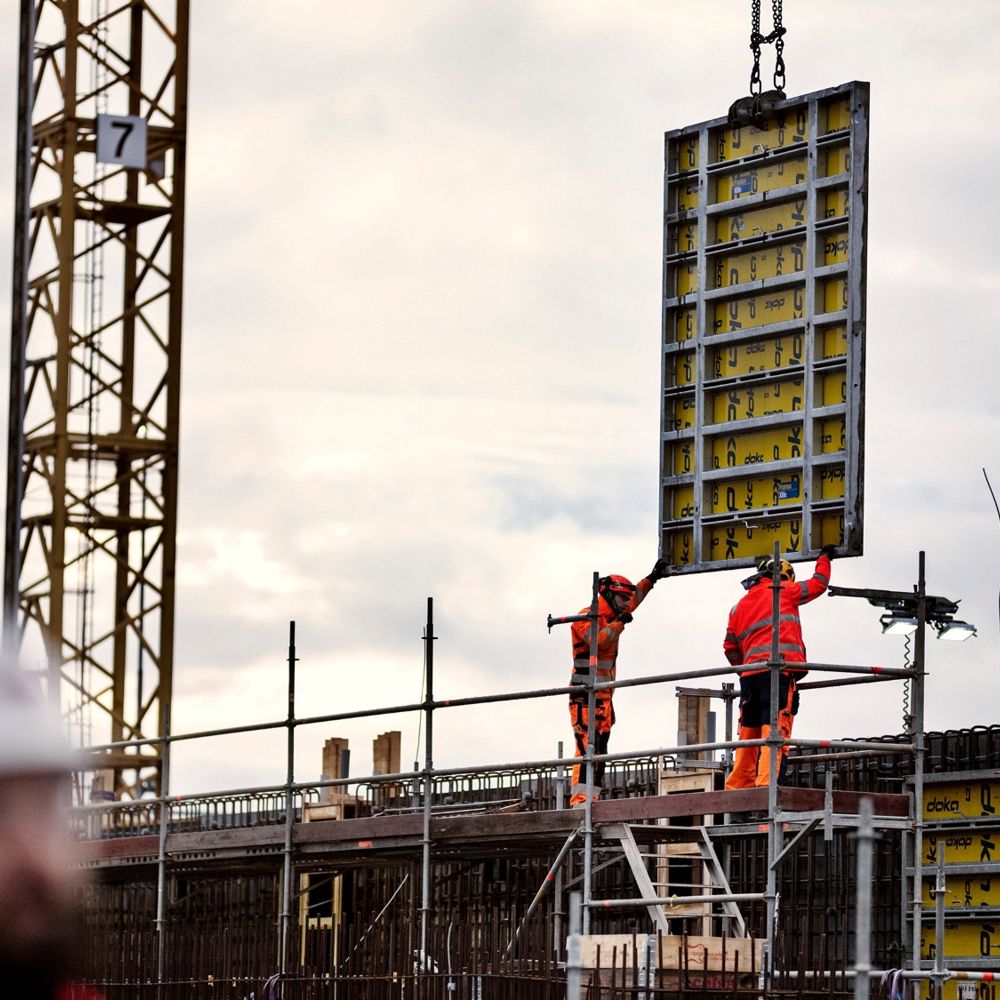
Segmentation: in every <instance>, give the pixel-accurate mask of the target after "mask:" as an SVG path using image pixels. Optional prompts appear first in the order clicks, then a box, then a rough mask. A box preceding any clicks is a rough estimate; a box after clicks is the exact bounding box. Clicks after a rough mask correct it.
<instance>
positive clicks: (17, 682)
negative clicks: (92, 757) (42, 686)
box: [0, 663, 74, 777]
mask: <svg viewBox="0 0 1000 1000" xmlns="http://www.w3.org/2000/svg"><path fill="white" fill-rule="evenodd" d="M73 765H74V758H73V754H72V753H71V752H70V749H69V746H68V744H67V743H66V740H65V739H64V738H63V736H62V733H61V732H60V731H59V723H58V721H57V720H56V718H55V716H54V715H53V713H52V711H51V710H50V709H49V706H48V705H46V704H45V702H44V701H42V698H41V696H40V694H39V691H38V688H37V686H36V685H35V684H34V683H33V682H32V681H31V680H30V679H29V678H27V677H25V676H24V675H23V674H21V673H19V672H18V671H17V670H16V669H14V668H13V667H12V666H11V665H10V664H9V663H4V664H0V777H7V776H9V775H15V774H50V773H53V772H56V773H58V772H69V771H70V770H72V768H73Z"/></svg>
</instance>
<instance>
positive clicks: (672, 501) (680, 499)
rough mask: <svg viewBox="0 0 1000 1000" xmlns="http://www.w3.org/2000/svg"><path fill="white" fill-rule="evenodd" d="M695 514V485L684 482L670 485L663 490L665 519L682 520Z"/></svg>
mask: <svg viewBox="0 0 1000 1000" xmlns="http://www.w3.org/2000/svg"><path fill="white" fill-rule="evenodd" d="M693 516H694V486H693V485H692V484H691V483H684V484H681V485H678V486H668V487H667V488H666V489H665V490H664V491H663V519H664V521H680V520H682V519H683V518H685V517H693Z"/></svg>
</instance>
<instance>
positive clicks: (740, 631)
mask: <svg viewBox="0 0 1000 1000" xmlns="http://www.w3.org/2000/svg"><path fill="white" fill-rule="evenodd" d="M829 584H830V559H829V557H828V556H825V555H821V556H820V557H819V558H818V559H817V560H816V569H815V571H814V572H813V575H812V576H811V577H810V578H809V579H808V580H803V581H802V582H801V583H799V582H796V581H794V580H782V582H781V593H780V596H779V599H778V652H779V653H780V654H781V656H782V657H783V658H784V660H785V662H786V663H805V662H806V644H805V640H804V639H803V638H802V625H801V623H800V622H799V606H800V605H802V604H808V602H809V601H813V600H815V599H816V598H817V597H819V596H820V594H822V593H824V592H825V590H826V588H827V587H828V586H829ZM773 594H774V590H773V588H772V586H771V578H770V577H768V576H762V577H761V578H760V580H758V581H757V583H755V584H754V585H753V586H752V587H751V588H750V589H749V590H748V591H747V592H746V594H745V595H744V597H743V598H742V600H741V601H740V602H739V604H737V605H736V606H735V607H734V608H733V609H732V611H730V612H729V627H728V628H727V629H726V638H725V641H724V642H723V644H722V648H723V649H724V650H725V653H726V659H727V660H729V662H730V663H731V664H732V665H733V666H734V667H737V668H740V667H748V666H750V665H751V664H757V663H761V662H762V661H763V662H764V663H766V662H767V661H768V660H769V659H770V658H771V616H772V611H773V608H772V599H773ZM766 670H767V667H766V666H760V667H756V668H751V669H749V670H747V669H743V670H739V674H740V676H741V677H749V676H751V675H752V674H762V673H764V672H765V671H766ZM781 672H782V673H783V674H790V675H792V676H794V677H802V676H803V675H805V674H807V673H808V672H809V671H808V670H795V669H794V668H792V669H789V668H788V667H783V668H782V671H781Z"/></svg>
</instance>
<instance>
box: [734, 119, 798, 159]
mask: <svg viewBox="0 0 1000 1000" xmlns="http://www.w3.org/2000/svg"><path fill="white" fill-rule="evenodd" d="M808 125H809V118H808V115H807V113H806V109H805V107H800V108H794V109H792V110H789V111H782V112H780V113H779V114H778V115H776V116H775V117H774V119H772V120H771V121H769V122H768V123H767V124H766V126H765V127H764V128H762V129H761V128H757V127H756V126H754V125H744V126H734V127H730V128H722V129H720V130H719V134H718V149H717V156H716V158H717V159H718V160H719V161H723V160H736V159H739V157H741V156H749V155H750V154H751V153H761V152H763V151H764V150H765V149H781V148H783V147H785V146H791V145H792V144H793V143H796V142H804V141H805V140H806V139H807V138H808V136H809V128H808Z"/></svg>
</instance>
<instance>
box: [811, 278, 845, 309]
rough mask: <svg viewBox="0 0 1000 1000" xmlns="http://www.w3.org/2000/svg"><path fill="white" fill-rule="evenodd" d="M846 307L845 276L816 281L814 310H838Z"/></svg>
mask: <svg viewBox="0 0 1000 1000" xmlns="http://www.w3.org/2000/svg"><path fill="white" fill-rule="evenodd" d="M846 308H847V278H829V279H827V280H826V281H819V282H817V283H816V311H817V312H818V313H833V312H840V311H841V310H843V309H846Z"/></svg>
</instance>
